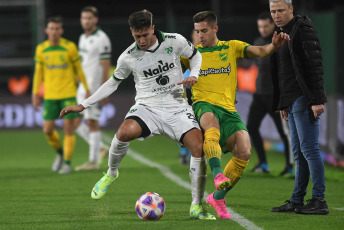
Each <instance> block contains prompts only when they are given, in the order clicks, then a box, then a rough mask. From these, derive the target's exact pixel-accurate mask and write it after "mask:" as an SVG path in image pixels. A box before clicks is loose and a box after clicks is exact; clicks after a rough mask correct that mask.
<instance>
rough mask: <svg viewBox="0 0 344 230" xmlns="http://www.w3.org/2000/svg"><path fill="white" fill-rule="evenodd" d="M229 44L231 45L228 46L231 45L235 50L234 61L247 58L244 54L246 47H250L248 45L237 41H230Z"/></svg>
mask: <svg viewBox="0 0 344 230" xmlns="http://www.w3.org/2000/svg"><path fill="white" fill-rule="evenodd" d="M230 43H231V44H230V45H232V46H233V47H234V49H235V56H236V59H239V58H248V57H247V53H246V49H247V47H249V46H250V44H248V43H246V42H242V41H238V40H232V41H230Z"/></svg>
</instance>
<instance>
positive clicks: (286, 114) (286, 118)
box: [280, 109, 288, 121]
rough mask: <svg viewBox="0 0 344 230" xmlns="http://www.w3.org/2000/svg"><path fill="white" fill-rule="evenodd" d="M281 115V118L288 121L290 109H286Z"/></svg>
mask: <svg viewBox="0 0 344 230" xmlns="http://www.w3.org/2000/svg"><path fill="white" fill-rule="evenodd" d="M280 114H281V118H282V119H283V120H285V121H287V120H288V109H284V110H281V111H280Z"/></svg>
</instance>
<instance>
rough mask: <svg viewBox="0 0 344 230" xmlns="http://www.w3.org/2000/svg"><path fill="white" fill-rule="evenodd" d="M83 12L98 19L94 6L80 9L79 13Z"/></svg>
mask: <svg viewBox="0 0 344 230" xmlns="http://www.w3.org/2000/svg"><path fill="white" fill-rule="evenodd" d="M83 12H90V13H92V14H93V16H95V17H97V18H98V9H97V8H96V7H95V6H85V7H84V8H82V9H81V13H83Z"/></svg>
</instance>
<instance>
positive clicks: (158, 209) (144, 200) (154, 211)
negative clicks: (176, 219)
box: [135, 192, 165, 220]
mask: <svg viewBox="0 0 344 230" xmlns="http://www.w3.org/2000/svg"><path fill="white" fill-rule="evenodd" d="M135 208H136V213H137V215H138V216H139V217H140V218H141V219H142V220H159V219H160V218H161V217H162V216H163V215H164V212H165V201H164V199H163V198H162V197H161V196H160V195H159V194H158V193H155V192H147V193H144V194H142V195H141V196H140V197H139V199H138V200H137V201H136V206H135Z"/></svg>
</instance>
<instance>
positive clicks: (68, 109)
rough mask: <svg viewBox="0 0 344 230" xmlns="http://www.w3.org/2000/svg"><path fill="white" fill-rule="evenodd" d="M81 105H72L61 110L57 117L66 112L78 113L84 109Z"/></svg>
mask: <svg viewBox="0 0 344 230" xmlns="http://www.w3.org/2000/svg"><path fill="white" fill-rule="evenodd" d="M84 109H85V108H84V106H82V105H72V106H68V107H66V108H64V109H62V110H61V112H60V116H59V118H62V117H64V116H66V115H67V114H68V113H80V112H82V111H83V110H84Z"/></svg>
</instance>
